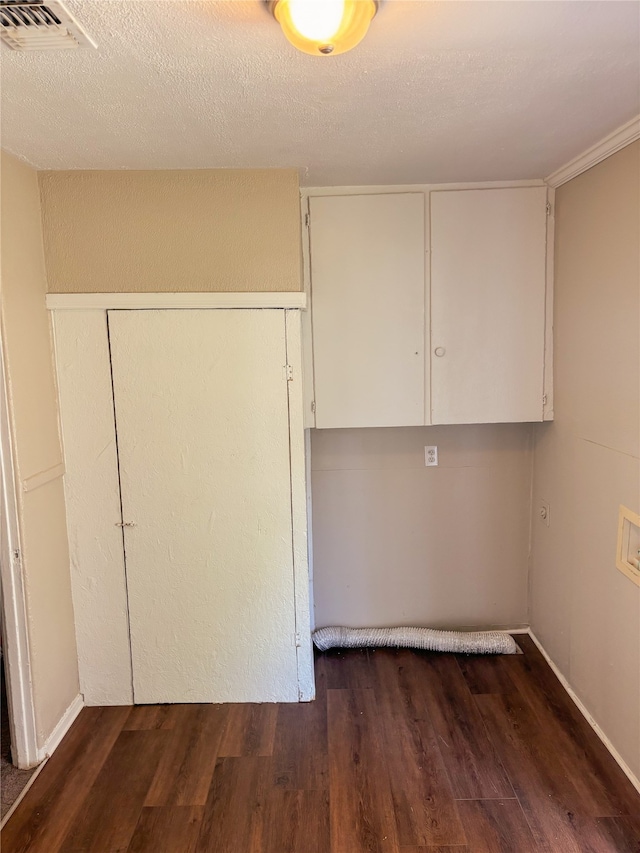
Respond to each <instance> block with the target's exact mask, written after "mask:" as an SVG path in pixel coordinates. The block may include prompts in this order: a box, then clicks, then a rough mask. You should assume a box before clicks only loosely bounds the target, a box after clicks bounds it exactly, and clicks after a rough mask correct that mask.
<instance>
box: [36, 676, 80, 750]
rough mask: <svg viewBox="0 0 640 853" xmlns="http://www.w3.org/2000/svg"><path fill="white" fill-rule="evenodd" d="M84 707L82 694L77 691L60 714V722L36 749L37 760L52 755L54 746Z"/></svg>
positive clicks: (56, 745) (55, 746)
mask: <svg viewBox="0 0 640 853" xmlns="http://www.w3.org/2000/svg"><path fill="white" fill-rule="evenodd" d="M83 708H84V696H82V694H81V693H78V695H77V696H76V698H75V699H74V700H73V702H72V703H71V704H70V705H69V707H68V708H67V710H66V711H65V712H64V714H63V715H62V717H61V719H60V722H59V723H58V725H57V726H56V727H55V729H54V730H53V731H52V732H51V734H50V735H49V737H48V738H47V740H46V741H45V743H44V746H41V747H40V748H39V749H38V760H39V761H44V760H45V759H46V758H49V757H50V756H51V755H53V753H54V751H55V750H56V748H57V747H58V746H59V744H60V741H61V740H62V738H63V737H64V736H65V735H66V733H67V732H68V731H69V729H70V728H71V726H72V725H73V723H74V722H75V719H76V717H77V716H78V714H79V713H80V711H82V709H83Z"/></svg>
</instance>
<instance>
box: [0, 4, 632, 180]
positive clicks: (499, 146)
mask: <svg viewBox="0 0 640 853" xmlns="http://www.w3.org/2000/svg"><path fill="white" fill-rule="evenodd" d="M68 6H69V8H70V9H71V10H72V11H73V13H74V14H75V15H76V16H77V17H78V18H79V20H80V21H81V22H82V23H83V24H84V25H85V27H86V29H87V30H88V32H89V33H90V34H91V35H92V36H93V37H94V38H95V39H96V41H97V42H98V44H99V48H98V50H97V51H92V50H78V51H66V52H60V53H25V54H21V53H16V52H13V51H11V50H9V49H8V48H6V47H5V46H4V45H3V46H2V50H1V56H0V58H1V61H2V125H1V131H2V146H3V147H4V148H5V149H7V150H8V151H10V152H12V153H14V154H16V155H18V156H19V157H21V158H23V159H25V160H26V161H28V162H29V163H31V164H32V165H33V166H36V167H37V168H40V169H194V168H218V167H222V168H254V167H297V168H299V169H300V174H301V179H302V183H303V184H307V185H312V186H314V185H332V184H335V185H339V184H375V183H411V182H425V183H428V182H447V181H480V180H508V179H514V178H539V177H543V176H544V175H547V174H549V173H550V172H552V171H553V170H555V169H556V168H557V167H558V166H560V165H562V164H563V163H564V162H566V161H567V160H569V159H570V158H571V157H573V156H574V155H576V154H578V153H580V152H581V151H582V150H584V149H585V148H587V147H588V146H590V145H592V144H593V143H594V142H596V141H598V140H599V139H600V138H601V137H603V136H604V135H606V134H607V133H609V132H610V131H611V130H613V129H614V128H616V127H617V126H619V125H621V124H623V123H624V122H626V121H627V120H629V119H630V118H632V117H633V116H634V115H635V114H637V113H638V112H640V3H639V2H637V0H626V2H617V0H604V2H596V1H595V0H587V1H586V2H585V0H569V2H540V0H534V2H482V0H477V2H456V0H450V2H443V0H440V2H422V0H409V2H406V1H405V0H388V1H387V2H386V3H385V4H384V5H383V6H382V9H381V11H380V13H379V14H378V16H377V18H376V19H375V20H374V22H373V24H372V26H371V29H370V31H369V35H368V36H367V38H366V40H365V41H364V42H363V43H362V44H361V45H360V46H359V47H358V48H356V49H355V50H354V51H353V52H351V53H348V54H344V55H342V56H335V57H327V58H316V57H311V56H306V55H304V54H301V53H298V52H297V51H295V50H294V49H293V48H292V47H291V46H290V45H289V44H288V42H286V41H285V40H284V37H283V36H282V34H281V32H280V30H279V28H278V26H277V25H276V23H275V22H274V20H273V19H272V18H271V17H270V16H269V15H268V13H267V12H266V10H265V8H264V6H263V4H262V3H261V2H260V0H254V2H245V0H231V2H222V0H206V2H195V0H193V2H192V0H181V2H174V0H158V1H157V2H156V0H140V1H139V2H135V3H131V2H120V0H68Z"/></svg>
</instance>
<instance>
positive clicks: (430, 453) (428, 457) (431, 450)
mask: <svg viewBox="0 0 640 853" xmlns="http://www.w3.org/2000/svg"><path fill="white" fill-rule="evenodd" d="M424 464H425V465H426V466H427V468H431V467H437V465H438V448H437V447H436V446H435V445H431V447H425V449H424Z"/></svg>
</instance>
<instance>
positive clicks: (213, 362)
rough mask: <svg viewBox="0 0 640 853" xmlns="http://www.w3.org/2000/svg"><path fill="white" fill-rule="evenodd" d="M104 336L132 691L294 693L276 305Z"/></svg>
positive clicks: (146, 315) (164, 320) (159, 699)
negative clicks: (116, 464)
mask: <svg viewBox="0 0 640 853" xmlns="http://www.w3.org/2000/svg"><path fill="white" fill-rule="evenodd" d="M109 337H110V346H111V358H112V371H113V389H114V403H115V412H116V427H117V435H118V455H119V469H120V484H121V499H122V513H123V521H124V523H125V527H124V534H125V552H126V573H127V593H128V602H129V618H130V632H131V659H132V665H133V687H134V701H135V702H136V703H142V704H144V703H154V704H155V703H163V702H286V701H289V702H295V701H297V700H298V680H297V664H296V643H295V631H296V628H295V606H294V582H293V556H292V521H291V472H290V465H289V420H288V403H287V381H286V376H285V375H284V371H283V366H284V365H285V364H286V360H287V357H286V343H285V319H284V312H283V311H260V310H255V311H225V310H221V311H171V310H169V311H111V312H109ZM129 524H131V525H134V526H127V525H129Z"/></svg>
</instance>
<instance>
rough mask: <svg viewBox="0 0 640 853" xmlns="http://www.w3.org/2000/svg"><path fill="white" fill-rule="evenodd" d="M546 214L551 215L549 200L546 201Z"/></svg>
mask: <svg viewBox="0 0 640 853" xmlns="http://www.w3.org/2000/svg"><path fill="white" fill-rule="evenodd" d="M547 216H551V202H550V201H548V202H547Z"/></svg>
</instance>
